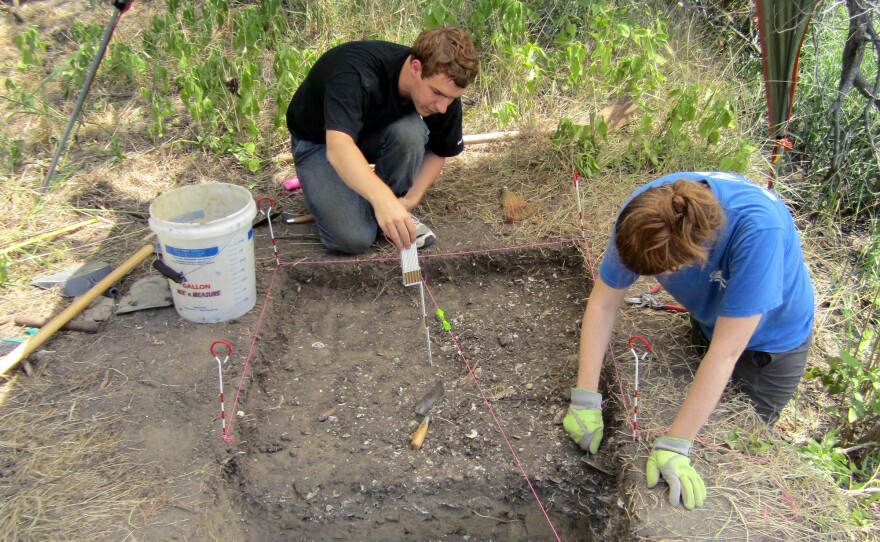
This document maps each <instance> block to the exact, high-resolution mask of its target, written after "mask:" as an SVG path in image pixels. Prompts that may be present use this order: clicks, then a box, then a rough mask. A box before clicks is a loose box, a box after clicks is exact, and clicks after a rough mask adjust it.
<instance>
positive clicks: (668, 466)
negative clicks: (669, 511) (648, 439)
mask: <svg viewBox="0 0 880 542" xmlns="http://www.w3.org/2000/svg"><path fill="white" fill-rule="evenodd" d="M690 449H691V441H689V440H684V439H680V438H674V437H660V438H658V439H657V440H655V441H654V447H653V448H652V449H651V450H652V451H651V455H650V456H648V464H647V466H646V468H645V472H646V474H647V478H648V487H649V488H651V487H654V486H656V485H657V482H658V481H659V480H660V475H661V474H662V475H663V479H664V480H666V483H667V484H669V504H671V505H672V506H678V503H679V500H681V501H682V502H683V503H684V507H685V508H686V509H688V510H693V509H694V508H699V507H700V506H703V501H704V500H705V499H706V484H704V483H703V479H702V478H700V475H699V474H697V471H696V470H694V468H693V467H692V466H691V460H690V459H689V458H688V452H689V451H690Z"/></svg>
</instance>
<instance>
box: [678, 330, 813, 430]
mask: <svg viewBox="0 0 880 542" xmlns="http://www.w3.org/2000/svg"><path fill="white" fill-rule="evenodd" d="M691 331H692V339H693V342H694V344H695V345H696V346H697V347H700V348H701V349H702V350H703V353H705V351H706V349H707V348H708V346H709V340H708V339H707V338H706V336H705V335H704V334H703V330H702V329H700V325H699V324H698V323H697V321H696V320H694V319H693V318H691ZM812 342H813V335H812V334H810V336H809V337H807V340H805V341H804V342H803V343H801V345H800V346H797V347H795V348H793V349H791V350H789V351H787V352H778V353H774V352H760V351H757V350H746V351H745V352H743V353H742V355H741V356H740V357H739V359H738V360H737V361H736V366H735V367H734V369H733V375H732V376H731V382H733V385H734V386H735V387H736V388H737V389H739V390H740V391H742V392H743V393H745V394H746V395H747V396H748V397H749V399H750V400H751V402H752V404H753V405H754V407H755V411H757V413H758V415H759V416H760V417H761V419H762V420H764V423H766V424H767V425H768V426H770V427H773V425H774V424H775V423H776V420H778V419H779V413H780V412H781V411H782V409H783V408H784V407H785V405H787V404H788V402H789V401H790V400H791V398H792V396H793V395H794V394H795V392H796V391H797V388H798V384H799V383H800V381H801V377H803V376H804V369H805V367H806V365H807V354H808V353H809V351H810V344H812Z"/></svg>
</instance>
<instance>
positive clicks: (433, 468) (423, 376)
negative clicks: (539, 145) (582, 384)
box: [41, 225, 628, 541]
mask: <svg viewBox="0 0 880 542" xmlns="http://www.w3.org/2000/svg"><path fill="white" fill-rule="evenodd" d="M312 227H313V226H312ZM276 228H278V226H276ZM308 228H309V226H296V227H294V229H293V231H297V232H302V231H306V232H308V231H309V230H308ZM469 231H472V228H471V227H469V226H467V225H462V226H460V227H458V228H457V229H456V228H455V227H450V228H448V229H445V230H439V232H440V233H441V236H442V235H444V232H445V235H446V237H445V238H443V241H441V243H440V245H441V246H440V247H437V248H436V249H431V250H427V251H423V254H422V257H421V259H420V262H421V268H422V273H423V276H424V277H425V284H426V286H427V288H426V290H425V301H426V306H427V312H428V318H427V320H425V321H423V319H422V310H421V301H420V295H419V287H418V286H410V287H405V286H403V284H402V278H401V267H400V262H399V259H397V258H396V257H389V252H388V250H387V249H385V248H384V247H380V250H381V252H380V253H377V254H373V255H372V256H373V257H372V258H370V257H368V258H363V259H337V258H336V257H333V256H331V255H329V254H327V253H324V252H323V251H321V250H320V249H318V250H314V249H313V250H311V253H310V255H306V256H304V257H305V258H307V260H305V261H304V260H302V259H300V260H298V261H293V262H290V260H289V259H287V261H288V262H290V264H289V265H288V264H285V265H282V266H281V267H279V268H277V270H276V269H275V267H274V258H271V257H268V255H271V254H272V253H271V246H270V244H269V241H268V238H267V233H268V232H267V231H266V229H265V228H263V229H259V230H257V235H256V240H257V253H258V255H259V256H260V257H259V258H258V259H259V260H260V263H259V265H258V283H259V290H260V300H259V302H258V304H257V306H256V307H255V308H254V309H253V310H252V311H250V312H249V313H248V314H247V315H245V316H244V317H242V318H239V319H237V320H235V321H230V322H224V323H219V324H208V325H206V324H193V323H189V322H186V321H183V320H181V319H180V318H179V317H178V316H177V314H176V312H175V311H174V309H173V308H167V309H159V310H153V311H144V312H140V313H134V314H131V315H120V316H117V317H115V318H114V319H113V320H112V321H111V322H110V323H109V325H108V326H107V328H106V329H105V331H104V332H103V333H102V334H101V335H99V336H97V338H89V337H86V336H83V335H74V334H60V335H59V339H58V340H57V341H55V344H56V345H58V346H57V347H56V349H55V352H54V353H49V354H45V355H44V357H43V358H42V363H41V364H42V366H43V367H44V368H45V369H47V370H49V371H51V372H56V373H59V375H68V376H70V377H71V378H83V373H84V374H85V375H89V374H91V375H92V376H91V377H90V378H87V380H88V381H89V382H90V383H91V384H92V386H93V388H94V390H93V391H94V392H95V393H96V394H97V396H96V397H95V400H94V401H91V402H89V403H88V404H86V405H83V406H82V407H79V408H78V409H77V411H76V415H77V416H78V417H84V418H88V417H93V418H103V417H106V416H108V415H110V414H111V413H115V414H116V421H115V422H114V425H113V427H114V431H116V432H117V435H118V437H119V438H120V440H121V441H122V442H123V443H125V445H126V450H125V452H126V453H137V454H138V456H139V457H140V460H141V461H142V462H143V463H144V464H155V465H159V466H160V467H161V469H162V472H163V475H162V476H160V477H159V478H160V479H164V480H167V485H166V486H165V487H164V488H163V495H164V498H165V499H168V501H169V502H170V503H171V504H172V506H171V507H170V508H168V507H166V508H163V510H162V511H161V513H159V512H158V511H157V513H159V515H158V516H156V517H155V518H154V519H152V520H151V521H149V522H148V526H147V527H143V528H141V529H139V530H138V531H137V532H138V535H139V537H140V538H141V539H145V540H146V539H148V540H156V539H163V540H184V539H187V540H189V539H208V538H210V537H211V536H213V537H215V538H217V539H222V540H261V541H272V540H278V541H281V540H337V539H341V540H552V539H555V536H556V535H558V537H559V538H561V539H562V540H594V539H597V540H601V539H608V538H609V537H612V538H618V537H623V538H626V536H625V535H624V533H625V531H626V530H627V529H628V524H627V522H626V521H624V519H623V515H622V510H621V508H620V507H619V506H618V498H619V496H618V481H617V476H616V473H617V472H618V468H617V466H616V465H613V464H604V463H603V461H609V460H610V459H609V457H610V455H608V456H603V457H604V459H601V458H600V459H595V460H593V461H591V462H589V463H586V462H584V460H583V458H584V456H583V453H582V452H581V451H580V450H579V449H578V448H577V446H575V445H574V444H573V443H572V442H571V441H570V440H569V439H568V437H567V436H566V435H565V433H564V431H563V430H562V427H561V418H562V415H563V414H564V411H565V408H567V397H568V392H567V390H568V388H569V387H570V385H571V383H572V382H573V381H574V379H575V375H576V370H577V364H576V348H577V339H578V329H579V322H580V316H581V313H582V311H583V307H584V304H585V301H586V296H587V292H588V287H589V284H590V280H589V278H588V275H587V274H586V273H585V269H584V263H583V257H582V256H581V254H580V253H579V252H578V250H577V249H576V247H575V246H574V245H573V244H572V243H570V242H563V243H559V244H553V245H549V246H547V247H544V248H521V249H513V250H504V251H499V252H481V251H479V250H477V251H475V252H470V253H464V254H462V253H451V254H447V253H445V252H442V251H441V249H442V247H444V246H445V247H451V246H456V245H460V244H461V243H459V242H457V241H455V236H456V235H463V234H467V232H469ZM278 233H279V234H280V236H281V237H283V234H284V233H285V231H284V230H280V231H279V232H278ZM304 237H309V234H308V233H306V234H305V235H304ZM459 241H462V242H471V241H472V239H470V238H466V237H465V238H462V239H460V240H459ZM278 243H279V246H280V248H281V251H282V254H284V251H285V249H286V245H285V244H284V243H285V241H284V240H279V241H278ZM471 244H472V243H471ZM287 246H290V245H287ZM299 252H300V253H304V252H303V251H302V250H300V251H299ZM306 252H309V251H306ZM377 256H378V257H377ZM331 258H332V260H331ZM282 259H284V258H283V256H282ZM325 262H326V263H325ZM266 294H268V296H267V297H264V296H266ZM264 299H265V304H264ZM264 305H265V308H264ZM437 307H439V308H440V309H442V310H443V311H444V315H445V318H446V319H447V321H448V322H449V324H450V331H449V332H446V331H444V330H443V326H442V325H441V323H440V321H439V320H438V319H437V318H436V316H435V310H436V308H437ZM423 322H426V323H427V327H428V330H429V333H430V347H431V356H430V359H429V355H428V346H427V341H426V334H425V323H423ZM254 337H255V339H254ZM221 339H222V340H226V341H228V342H229V343H230V344H231V345H232V349H233V355H232V356H231V358H230V361H229V362H227V364H226V365H225V367H224V372H223V378H224V387H225V392H226V394H225V401H224V402H225V408H226V411H227V419H228V423H229V431H230V436H231V437H232V438H233V440H232V442H229V443H227V442H224V441H223V440H222V439H221V438H220V435H221V421H220V405H219V401H218V390H217V384H218V383H217V380H218V376H217V362H216V360H215V359H213V358H212V357H211V355H210V353H209V347H210V345H211V344H212V343H213V342H214V341H215V340H221ZM252 342H253V344H254V347H253V349H252V350H251V352H250V355H248V352H249V349H250V348H251V343H252ZM217 352H218V353H221V354H222V353H224V349H223V348H222V347H219V348H218V350H217ZM52 357H54V358H56V359H51V358H52ZM221 359H222V358H221ZM430 362H432V363H430ZM75 366H81V367H76V368H75ZM108 367H110V368H112V370H110V369H107V368H108ZM101 375H103V378H101ZM441 380H442V382H443V385H444V389H445V394H444V395H443V396H442V398H441V399H440V400H439V401H438V402H437V404H436V405H435V406H434V408H433V409H432V410H431V412H430V414H431V415H432V418H433V420H432V423H431V425H430V428H429V431H428V435H427V438H426V440H425V444H424V446H423V447H422V449H421V450H412V449H410V446H409V441H410V436H411V434H412V432H413V431H414V430H415V428H416V425H417V423H418V422H419V421H420V420H419V418H418V417H417V416H416V415H415V413H414V407H415V405H416V403H417V402H418V401H419V399H420V398H421V397H422V396H423V395H424V394H425V393H426V392H427V391H428V390H429V389H430V388H431V387H432V386H433V385H434V384H435V383H436V382H437V381H441ZM108 382H109V384H108ZM102 385H104V386H105V387H104V388H103V389H101V386H102ZM609 423H611V421H610V420H609ZM536 496H537V497H536ZM545 511H546V516H545ZM554 531H555V533H556V535H554Z"/></svg>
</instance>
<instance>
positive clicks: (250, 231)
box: [248, 228, 254, 241]
mask: <svg viewBox="0 0 880 542" xmlns="http://www.w3.org/2000/svg"><path fill="white" fill-rule="evenodd" d="M253 236H254V229H253V228H251V229H249V230H248V241H250V240H251V237H253Z"/></svg>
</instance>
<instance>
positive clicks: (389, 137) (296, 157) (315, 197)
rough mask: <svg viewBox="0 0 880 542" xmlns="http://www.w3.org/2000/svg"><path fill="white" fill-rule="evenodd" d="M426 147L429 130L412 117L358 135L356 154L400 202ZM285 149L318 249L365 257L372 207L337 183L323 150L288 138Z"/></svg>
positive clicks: (374, 229)
mask: <svg viewBox="0 0 880 542" xmlns="http://www.w3.org/2000/svg"><path fill="white" fill-rule="evenodd" d="M427 143H428V127H427V126H426V125H425V123H424V121H422V119H421V117H419V116H418V115H417V114H416V113H412V114H410V115H407V116H405V117H402V118H400V119H399V120H397V121H395V122H393V123H392V124H389V125H388V126H386V127H384V128H382V129H380V130H376V131H374V132H371V133H367V134H362V136H361V138H360V140H359V141H358V148H359V149H360V150H361V152H362V153H363V154H364V158H366V159H367V161H368V162H370V163H372V164H375V165H376V175H378V176H379V178H380V179H382V180H383V181H384V182H385V184H387V185H388V187H389V188H391V191H392V192H393V193H394V194H395V195H396V196H397V197H401V196H403V195H405V194H406V193H407V191H408V190H409V189H410V187H411V186H412V183H413V179H414V178H415V176H416V173H417V172H418V170H419V168H420V167H421V165H422V160H423V159H424V157H425V145H426V144H427ZM290 147H291V150H292V151H293V162H294V164H295V165H296V174H297V176H298V177H299V182H300V185H301V186H302V191H303V196H304V197H305V201H306V205H308V207H309V211H311V213H312V215H313V216H314V217H315V224H316V225H317V226H318V235H319V236H320V237H321V243H323V244H324V246H325V247H326V248H327V249H329V250H333V251H336V252H344V253H346V254H361V253H363V252H366V251H367V249H368V248H370V245H372V244H373V242H374V241H375V240H376V236H377V235H378V234H379V225H378V224H377V223H376V216H375V214H374V212H373V207H372V205H370V203H369V202H368V201H367V200H366V199H364V198H363V197H361V195H360V194H358V193H357V192H355V191H354V190H352V189H351V188H349V187H348V185H347V184H345V182H344V181H343V180H342V179H341V178H340V177H339V175H338V174H337V173H336V170H335V169H333V166H332V165H330V162H329V161H327V146H326V145H325V144H323V143H315V142H312V141H307V140H305V139H297V138H296V137H295V136H291V138H290Z"/></svg>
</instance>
